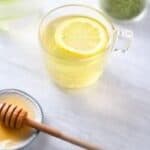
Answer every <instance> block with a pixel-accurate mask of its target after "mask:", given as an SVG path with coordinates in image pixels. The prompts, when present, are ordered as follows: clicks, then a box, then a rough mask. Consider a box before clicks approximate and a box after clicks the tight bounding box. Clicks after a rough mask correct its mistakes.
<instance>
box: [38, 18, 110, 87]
mask: <svg viewBox="0 0 150 150" xmlns="http://www.w3.org/2000/svg"><path fill="white" fill-rule="evenodd" d="M40 35H41V42H42V45H43V47H44V48H45V50H46V51H45V54H46V60H47V66H48V70H49V72H50V74H51V75H52V77H53V78H54V80H55V81H56V82H57V83H58V84H59V85H61V86H63V87H67V88H78V87H83V86H87V85H89V84H92V83H93V82H95V81H96V80H97V79H98V77H99V76H100V74H101V73H102V71H103V64H104V61H105V56H106V55H105V54H106V53H105V52H106V50H107V46H108V42H109V34H108V31H107V29H106V27H105V25H104V24H102V23H101V22H98V21H97V20H95V19H93V18H90V17H85V16H64V17H59V18H57V19H55V20H53V21H51V22H49V23H48V24H47V25H46V26H45V27H44V28H42V29H41V31H40ZM97 56H99V57H97Z"/></svg>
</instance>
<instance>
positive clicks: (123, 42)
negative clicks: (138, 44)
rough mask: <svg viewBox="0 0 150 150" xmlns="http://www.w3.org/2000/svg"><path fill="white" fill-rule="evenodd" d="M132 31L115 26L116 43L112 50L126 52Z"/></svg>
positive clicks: (129, 45)
mask: <svg viewBox="0 0 150 150" xmlns="http://www.w3.org/2000/svg"><path fill="white" fill-rule="evenodd" d="M132 41H133V31H131V30H128V29H125V28H121V27H116V44H115V49H114V51H121V52H126V51H128V49H129V48H130V47H131V43H132Z"/></svg>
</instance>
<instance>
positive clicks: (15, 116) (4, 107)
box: [0, 103, 102, 150]
mask: <svg viewBox="0 0 150 150" xmlns="http://www.w3.org/2000/svg"><path fill="white" fill-rule="evenodd" d="M27 116H28V113H27V112H26V111H25V110H23V109H22V108H19V107H18V106H16V105H12V104H7V103H2V104H0V121H1V122H2V123H3V124H4V125H5V126H6V127H8V128H12V129H19V128H21V127H22V126H23V125H27V126H29V127H32V128H35V129H37V130H40V131H42V132H45V133H47V134H49V135H52V136H54V137H56V138H59V139H62V140H64V141H67V142H70V143H72V144H74V145H77V146H80V147H82V148H85V149H88V150H102V149H101V148H99V147H98V146H95V145H93V144H90V143H88V142H84V141H81V140H80V139H77V138H74V137H72V136H69V135H66V134H64V133H62V132H61V131H59V130H57V129H55V128H53V127H50V126H47V125H44V124H40V123H38V122H35V121H33V120H31V119H29V118H28V117H27Z"/></svg>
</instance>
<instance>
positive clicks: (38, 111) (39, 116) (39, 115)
mask: <svg viewBox="0 0 150 150" xmlns="http://www.w3.org/2000/svg"><path fill="white" fill-rule="evenodd" d="M9 95H16V96H21V97H22V98H24V100H27V101H28V102H29V104H31V107H33V110H34V112H35V119H34V120H36V121H37V122H40V123H41V122H43V111H42V108H41V106H40V104H39V103H38V102H37V101H36V100H35V99H34V98H33V97H32V96H30V95H29V94H27V93H25V92H23V91H21V90H17V89H4V90H0V97H3V96H4V97H5V96H9ZM0 101H1V100H0ZM38 134H39V131H37V130H34V132H32V134H31V135H30V136H29V137H28V138H27V139H25V140H23V141H20V142H18V143H17V144H15V145H11V146H9V147H6V148H5V147H3V146H2V145H0V149H1V147H2V148H3V149H4V148H5V149H6V150H19V149H23V148H25V147H26V146H28V145H29V144H30V143H31V142H33V140H34V139H35V138H36V137H37V136H38Z"/></svg>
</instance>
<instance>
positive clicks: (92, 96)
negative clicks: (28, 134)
mask: <svg viewBox="0 0 150 150" xmlns="http://www.w3.org/2000/svg"><path fill="white" fill-rule="evenodd" d="M68 2H69V3H71V2H70V1H64V0H63V1H62V0H59V1H58V0H56V1H55V2H51V1H50V0H49V5H47V4H46V5H45V11H47V10H48V9H50V8H53V7H55V6H57V5H59V4H64V3H68ZM72 2H74V1H73V0H72ZM77 2H80V3H89V4H90V5H94V7H95V6H96V7H98V5H97V4H98V3H97V1H96V0H94V1H93V0H82V1H81V0H78V1H76V3H77ZM31 20H32V19H31V18H26V21H19V22H18V23H17V25H16V24H13V25H12V26H11V27H10V32H8V33H6V32H2V31H1V32H0V89H5V88H17V89H21V90H24V91H26V92H28V93H29V94H31V95H32V96H34V97H35V98H36V99H37V100H38V101H39V103H40V104H41V106H42V108H43V111H44V115H45V122H46V123H47V124H51V125H54V126H56V127H58V128H60V129H61V130H63V131H65V132H66V133H70V134H73V135H75V136H77V137H80V138H83V139H87V140H89V141H93V142H95V143H99V144H100V145H102V146H103V147H104V148H105V150H149V149H150V142H149V139H150V128H149V125H150V78H149V77H150V31H149V28H150V10H149V12H148V14H147V16H146V17H145V18H144V19H143V20H142V21H141V22H139V23H130V24H125V25H124V26H125V27H127V28H130V29H132V30H134V32H135V38H134V41H133V45H132V48H131V49H130V51H128V52H127V53H126V54H122V53H119V52H117V53H115V52H114V53H112V55H111V56H110V60H109V64H108V66H107V68H106V71H105V73H104V75H103V77H102V78H101V79H100V80H99V81H98V82H97V83H96V84H95V85H93V86H92V87H90V88H86V89H82V90H76V91H66V90H63V89H60V88H58V87H57V86H55V85H54V84H53V83H52V82H50V81H49V77H48V75H47V72H46V69H45V67H44V63H43V60H42V52H41V49H40V48H39V45H38V40H37V34H35V33H37V28H36V27H37V22H39V18H38V19H34V20H32V21H31ZM24 22H25V26H24V27H23V24H24ZM18 24H19V25H18ZM16 26H17V27H16ZM26 149H27V150H77V149H79V148H77V147H75V146H72V145H70V144H67V143H65V142H62V141H60V140H57V139H55V138H53V137H48V136H47V135H44V134H42V133H41V134H40V136H39V137H38V138H37V139H36V141H34V143H33V144H31V145H30V146H29V147H28V148H26Z"/></svg>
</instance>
